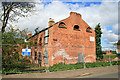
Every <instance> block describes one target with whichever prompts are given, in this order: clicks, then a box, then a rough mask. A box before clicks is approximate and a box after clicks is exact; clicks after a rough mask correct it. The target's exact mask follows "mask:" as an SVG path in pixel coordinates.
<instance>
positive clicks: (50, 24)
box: [48, 18, 55, 27]
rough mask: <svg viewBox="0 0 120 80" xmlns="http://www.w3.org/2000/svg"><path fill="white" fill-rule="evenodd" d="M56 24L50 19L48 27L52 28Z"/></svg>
mask: <svg viewBox="0 0 120 80" xmlns="http://www.w3.org/2000/svg"><path fill="white" fill-rule="evenodd" d="M54 23H55V22H54V19H52V18H49V22H48V27H50V26H52V25H53V24H54Z"/></svg>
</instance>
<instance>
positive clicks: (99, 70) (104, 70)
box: [2, 65, 118, 78]
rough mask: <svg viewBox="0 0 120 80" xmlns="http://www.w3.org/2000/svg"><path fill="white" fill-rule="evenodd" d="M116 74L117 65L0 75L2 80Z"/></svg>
mask: <svg viewBox="0 0 120 80" xmlns="http://www.w3.org/2000/svg"><path fill="white" fill-rule="evenodd" d="M117 72H118V65H115V66H106V67H96V68H85V69H78V70H68V71H57V72H47V73H27V74H12V75H2V78H84V77H87V76H93V75H104V74H109V73H113V74H114V73H115V74H114V75H117ZM111 75H112V74H111ZM117 77H118V76H117Z"/></svg>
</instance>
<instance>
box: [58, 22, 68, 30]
mask: <svg viewBox="0 0 120 80" xmlns="http://www.w3.org/2000/svg"><path fill="white" fill-rule="evenodd" d="M58 27H59V28H65V29H67V28H66V27H65V23H64V22H61V23H60V24H59V26H58Z"/></svg>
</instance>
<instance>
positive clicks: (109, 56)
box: [109, 49, 112, 66]
mask: <svg viewBox="0 0 120 80" xmlns="http://www.w3.org/2000/svg"><path fill="white" fill-rule="evenodd" d="M109 61H110V66H112V64H111V56H110V49H109Z"/></svg>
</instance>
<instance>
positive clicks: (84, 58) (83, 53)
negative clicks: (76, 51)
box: [83, 47, 86, 68]
mask: <svg viewBox="0 0 120 80" xmlns="http://www.w3.org/2000/svg"><path fill="white" fill-rule="evenodd" d="M83 65H84V68H86V65H85V53H84V47H83Z"/></svg>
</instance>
